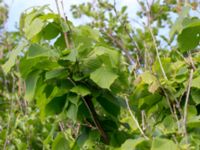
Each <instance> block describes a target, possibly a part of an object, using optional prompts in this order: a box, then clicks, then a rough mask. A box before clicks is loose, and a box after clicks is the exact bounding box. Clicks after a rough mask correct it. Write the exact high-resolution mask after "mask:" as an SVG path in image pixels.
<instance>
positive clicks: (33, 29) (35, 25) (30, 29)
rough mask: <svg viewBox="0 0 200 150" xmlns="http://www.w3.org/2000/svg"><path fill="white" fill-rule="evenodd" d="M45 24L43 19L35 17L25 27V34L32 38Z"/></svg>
mask: <svg viewBox="0 0 200 150" xmlns="http://www.w3.org/2000/svg"><path fill="white" fill-rule="evenodd" d="M44 26H45V23H44V21H43V20H42V19H39V18H36V19H34V20H33V21H32V22H31V24H29V25H28V26H27V27H26V28H25V29H26V30H25V35H26V37H27V39H29V40H30V39H32V38H33V37H34V36H36V35H37V34H38V33H39V32H40V31H41V30H42V29H43V27H44Z"/></svg>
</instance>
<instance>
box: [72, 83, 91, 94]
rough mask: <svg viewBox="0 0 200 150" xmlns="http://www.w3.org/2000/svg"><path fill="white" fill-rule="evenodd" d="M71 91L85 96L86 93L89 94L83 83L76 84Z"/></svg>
mask: <svg viewBox="0 0 200 150" xmlns="http://www.w3.org/2000/svg"><path fill="white" fill-rule="evenodd" d="M71 92H74V93H76V94H77V95H80V96H86V95H89V94H91V92H90V90H89V89H88V88H87V87H86V86H83V85H77V86H75V87H73V88H72V89H71Z"/></svg>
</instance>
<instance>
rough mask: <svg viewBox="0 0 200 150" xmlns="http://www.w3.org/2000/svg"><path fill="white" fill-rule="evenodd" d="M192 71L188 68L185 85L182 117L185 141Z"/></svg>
mask: <svg viewBox="0 0 200 150" xmlns="http://www.w3.org/2000/svg"><path fill="white" fill-rule="evenodd" d="M193 72H194V70H193V69H191V70H190V77H189V81H188V86H187V93H186V100H185V106H184V118H183V124H184V136H186V142H187V143H188V135H187V114H188V103H189V95H190V89H191V85H192V78H193Z"/></svg>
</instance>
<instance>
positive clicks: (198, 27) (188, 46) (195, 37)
mask: <svg viewBox="0 0 200 150" xmlns="http://www.w3.org/2000/svg"><path fill="white" fill-rule="evenodd" d="M199 42H200V20H198V21H195V22H192V23H190V24H189V25H187V26H186V27H185V28H184V29H183V30H182V32H181V33H180V34H179V35H178V43H179V47H180V51H181V52H186V51H189V50H192V49H194V48H196V47H197V46H198V45H199Z"/></svg>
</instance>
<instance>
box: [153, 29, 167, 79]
mask: <svg viewBox="0 0 200 150" xmlns="http://www.w3.org/2000/svg"><path fill="white" fill-rule="evenodd" d="M149 31H150V34H151V37H152V39H153V44H154V47H155V49H156V56H157V58H158V63H159V65H160V69H161V71H162V74H163V76H164V78H165V79H166V80H168V78H167V75H166V73H165V70H164V68H163V65H162V62H161V60H160V54H159V51H158V46H157V44H156V39H155V37H154V34H153V32H152V29H151V26H150V25H149Z"/></svg>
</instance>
